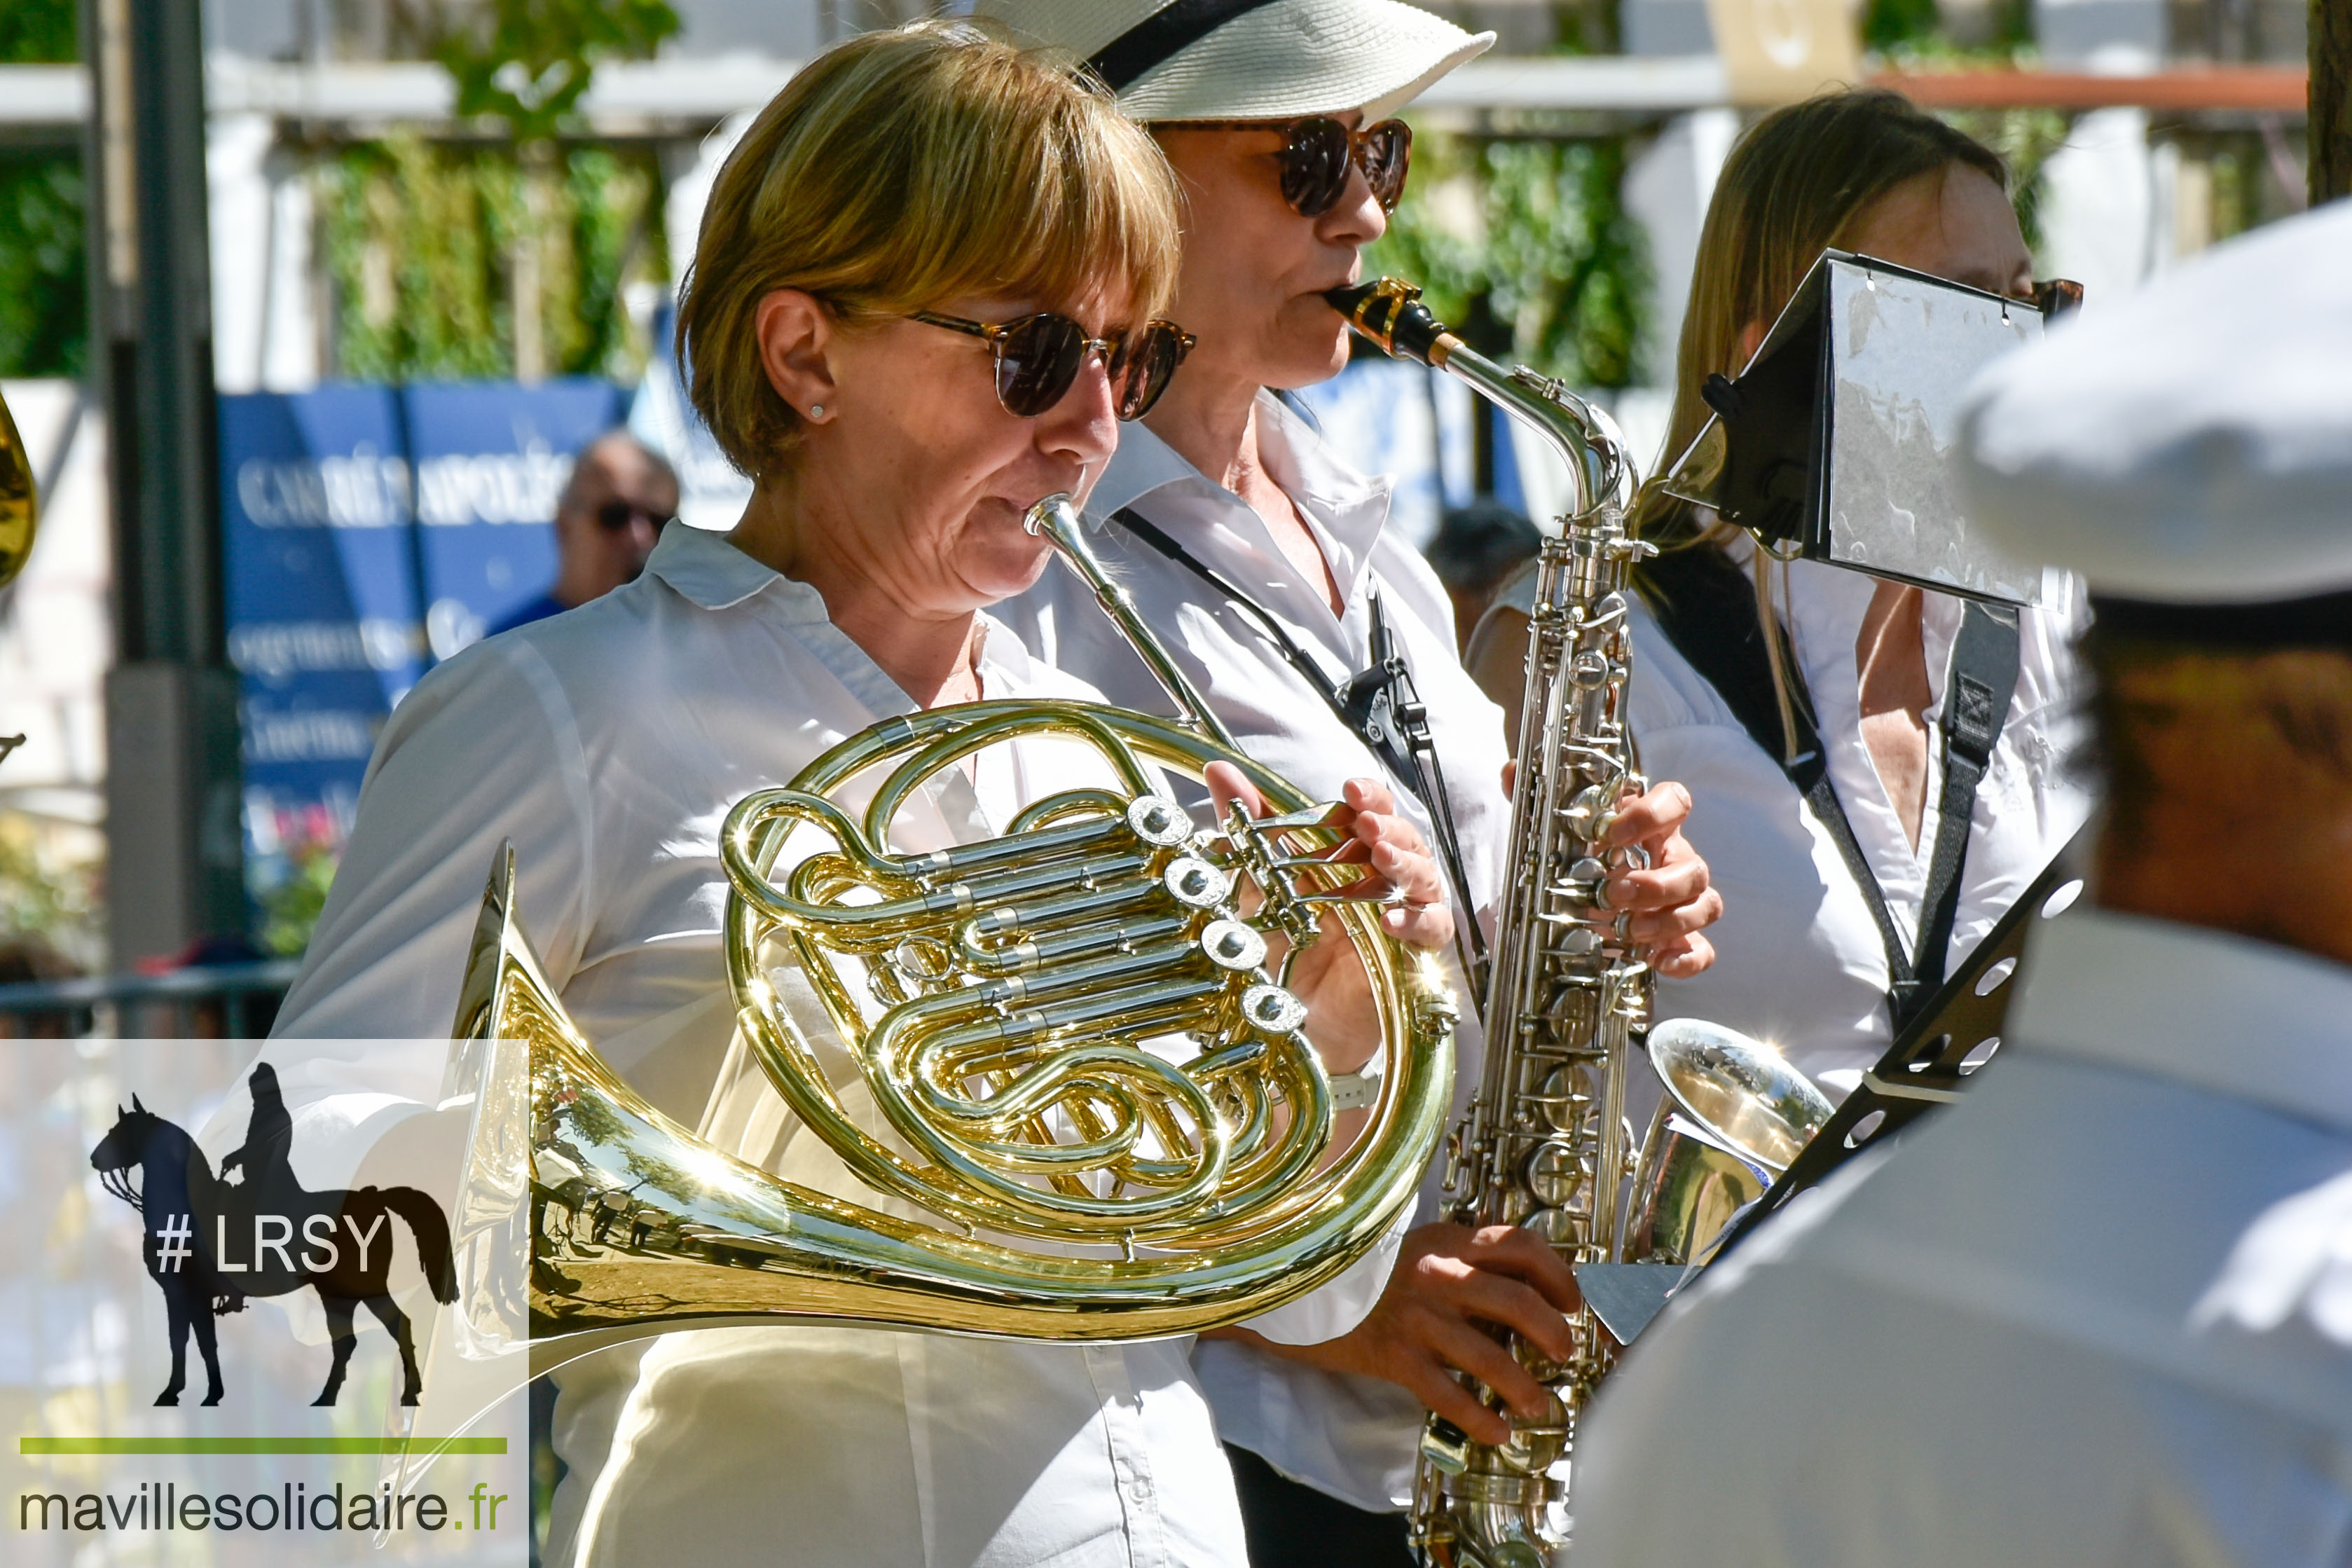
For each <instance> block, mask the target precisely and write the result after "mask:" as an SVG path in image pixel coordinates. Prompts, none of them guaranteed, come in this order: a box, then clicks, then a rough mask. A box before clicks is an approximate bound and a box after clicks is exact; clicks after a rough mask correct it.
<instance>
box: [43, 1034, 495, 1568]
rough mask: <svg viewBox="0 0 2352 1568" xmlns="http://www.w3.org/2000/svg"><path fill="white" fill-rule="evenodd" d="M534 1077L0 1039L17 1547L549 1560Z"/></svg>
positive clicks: (223, 1560)
mask: <svg viewBox="0 0 2352 1568" xmlns="http://www.w3.org/2000/svg"><path fill="white" fill-rule="evenodd" d="M501 1064H503V1065H504V1066H505V1067H506V1068H508V1069H509V1070H507V1071H504V1072H500V1071H499V1070H497V1068H499V1066H500V1065H501ZM519 1068H520V1054H519V1053H516V1052H513V1051H506V1052H501V1051H500V1050H499V1047H494V1046H491V1045H487V1044H483V1043H472V1044H467V1045H452V1044H451V1043H450V1042H448V1041H446V1040H365V1041H355V1040H318V1041H305V1040H274V1041H269V1042H267V1043H258V1042H252V1041H225V1040H58V1041H48V1040H38V1041H8V1042H5V1043H0V1425H5V1449H0V1481H5V1485H0V1560H4V1561H5V1562H7V1563H10V1564H25V1565H28V1568H30V1565H37V1568H48V1565H51V1564H55V1565H57V1568H67V1565H71V1568H95V1565H100V1564H115V1563H122V1564H132V1563H136V1564H140V1565H142V1568H144V1565H149V1564H181V1563H186V1564H205V1565H206V1568H214V1565H228V1564H242V1563H270V1564H278V1563H287V1564H310V1563H409V1562H417V1563H426V1562H430V1563H482V1564H509V1563H511V1564H518V1565H519V1564H521V1563H525V1562H527V1561H528V1560H529V1556H530V1528H531V1525H530V1474H529V1471H530V1433H529V1421H528V1416H527V1413H526V1400H525V1398H524V1393H523V1390H524V1384H525V1383H526V1381H527V1379H528V1377H529V1354H528V1343H527V1331H526V1321H525V1317H524V1305H523V1286H524V1278H525V1270H526V1268H527V1264H528V1259H527V1257H526V1245H527V1240H528V1234H527V1228H526V1223H525V1217H524V1216H525V1212H526V1211H525V1205H524V1201H523V1199H524V1181H523V1178H524V1173H525V1170H526V1163H525V1159H524V1150H525V1148H526V1145H527V1140H528V1137H529V1132H530V1127H529V1122H528V1116H527V1111H526V1107H525V1100H524V1096H523V1094H522V1088H523V1084H522V1074H521V1072H520V1070H519ZM404 1340H405V1342H406V1345H405V1348H404V1345H403V1343H402V1342H403V1341H404Z"/></svg>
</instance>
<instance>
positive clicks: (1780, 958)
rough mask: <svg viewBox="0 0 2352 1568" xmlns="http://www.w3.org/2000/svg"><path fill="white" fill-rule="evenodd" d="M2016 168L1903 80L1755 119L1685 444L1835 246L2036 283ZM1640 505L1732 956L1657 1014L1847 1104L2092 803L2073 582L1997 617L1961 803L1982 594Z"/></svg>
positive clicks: (1642, 640) (1733, 169)
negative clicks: (1952, 728) (1961, 676)
mask: <svg viewBox="0 0 2352 1568" xmlns="http://www.w3.org/2000/svg"><path fill="white" fill-rule="evenodd" d="M2006 181H2007V172H2006V170H2005V168H2004V167H2003V165H2002V163H2001V162H2000V158H1999V157H1998V156H1996V155H1995V154H1994V153H1992V152H1991V151H1990V150H1989V149H1987V148H1986V147H1984V146H1982V145H1980V144H1979V143H1978V142H1975V141H1972V140H1970V139H1969V137H1968V136H1967V135H1965V134H1963V133H1962V132H1958V131H1957V130H1955V129H1953V128H1952V127H1950V126H1948V125H1946V124H1945V123H1944V122H1943V121H1939V120H1937V119H1936V118H1935V117H1934V116H1932V115H1930V114H1927V113H1925V112H1923V111H1921V110H1918V109H1916V108H1915V107H1914V106H1913V105H1912V104H1911V103H1910V102H1908V101H1907V100H1905V99H1903V98H1902V97H1900V96H1899V95H1897V94H1895V93H1892V92H1887V91H1884V90H1879V89H1870V90H1863V91H1848V92H1837V93H1831V94H1827V95H1824V96H1822V97H1820V98H1816V99H1813V100H1810V101H1807V102H1804V103H1800V104H1795V105H1792V106H1790V107H1789V108H1786V109H1781V110H1775V111H1774V112H1772V113H1770V114H1768V115H1766V116H1765V117H1764V118H1763V119H1762V120H1761V121H1758V122H1757V124H1756V126H1755V128H1754V129H1753V130H1751V131H1749V132H1748V134H1747V135H1746V137H1745V138H1743V139H1742V140H1741V142H1739V144H1738V146H1737V147H1735V148H1734V149H1733V150H1732V153H1731V156H1730V158H1729V159H1728V160H1727V162H1726V163H1725V164H1724V168H1723V174H1722V177H1721V178H1720V179H1719V180H1718V181H1717V184H1716V187H1715V195H1714V197H1713V199H1712V201H1711V202H1710V203H1709V205H1708V208H1707V216H1706V226H1705V228H1704V229H1703V231H1702V233H1701V236H1700V239H1699V249H1698V258H1697V263H1696V269H1695V271H1694V273H1693V276H1692V279H1691V292H1690V308H1689V311H1688V314H1687V315H1686V316H1685V327H1684V329H1683V338H1682V347H1681V354H1680V358H1679V362H1678V364H1677V368H1676V373H1675V403H1674V412H1673V416H1672V422H1671V425H1670V427H1669V430H1668V434H1667V437H1666V444H1665V451H1666V452H1667V453H1668V454H1669V456H1670V458H1672V457H1678V456H1679V455H1680V454H1681V453H1682V452H1683V451H1684V450H1685V449H1686V448H1687V447H1689V446H1690V444H1691V443H1692V441H1693V440H1695V439H1696V437H1697V436H1698V435H1699V433H1700V431H1701V429H1702V427H1703V426H1705V425H1706V422H1707V419H1708V417H1709V415H1710V412H1711V411H1710V409H1709V408H1708V406H1707V404H1706V400H1705V399H1704V398H1703V397H1702V395H1701V389H1702V387H1703V386H1704V385H1705V384H1706V379H1707V377H1708V376H1710V375H1714V374H1722V375H1726V376H1736V375H1738V374H1739V373H1740V371H1741V370H1742V369H1743V368H1744V367H1745V366H1746V365H1747V363H1748V361H1749V359H1750V358H1752V357H1753V356H1754V354H1755V353H1756V350H1757V348H1758V347H1759V345H1760V344H1761V342H1763V339H1764V335H1765V333H1766V332H1767V331H1769V328H1770V327H1771V324H1772V322H1773V321H1774V320H1775V319H1776V318H1777V317H1778V316H1779V315H1780V311H1781V310H1782V309H1783V308H1784V307H1785V306H1786V305H1787V304H1788V302H1789V300H1790V297H1791V296H1792V295H1794V294H1795V292H1796V290H1797V287H1798V285H1799V284H1800V283H1801V282H1802V281H1803V279H1804V278H1805V275H1806V273H1807V272H1809V271H1810V270H1811V268H1812V267H1813V265H1814V263H1815V262H1816V260H1818V259H1819V258H1820V256H1821V254H1822V251H1823V250H1825V249H1829V248H1832V247H1835V248H1838V249H1841V250H1850V251H1855V252H1859V253H1861V254H1863V255H1865V256H1871V257H1875V258H1879V259H1881V260H1885V261H1890V262H1894V263H1896V264H1898V265H1901V266H1905V267H1909V268H1913V269H1915V270H1916V271H1920V272H1926V273H1930V274H1933V275H1934V276H1937V277H1939V278H1948V279H1952V280H1954V281H1956V282H1959V283H1964V284H1968V285H1969V286H1970V287H1972V288H1976V289H1983V290H1985V291H1986V292H1988V293H1993V294H2002V295H2008V296H2011V297H2012V298H2016V299H2020V300H2031V299H2032V265H2033V260H2032V254H2031V253H2030V252H2029V251H2028V250H2027V249H2026V246H2025V238H2024V236H2023V235H2022V234H2021V232H2020V231H2019V228H2018V222H2017V215H2016V213H2015V211H2014V210H2013V209H2012V208H2011V205H2010V201H2009V197H2008V196H2007V195H2006V194H2005V191H2004V186H2005V184H2006ZM1635 521H1636V523H1637V526H1638V527H1639V529H1640V531H1641V534H1642V536H1643V538H1644V539H1646V540H1649V541H1651V542H1654V543H1655V544H1657V545H1658V546H1659V547H1660V549H1661V551H1662V552H1663V553H1662V554H1660V555H1659V556H1658V557H1657V558H1655V559H1654V560H1652V561H1649V562H1646V563H1643V565H1642V566H1641V567H1640V568H1638V569H1637V571H1636V572H1635V574H1634V582H1635V585H1636V587H1637V588H1638V589H1639V590H1640V600H1641V603H1640V604H1638V605H1637V606H1636V614H1635V616H1634V622H1633V632H1634V638H1633V641H1634V658H1633V697H1632V700H1631V703H1630V710H1631V727H1632V730H1633V739H1634V742H1635V743H1636V744H1637V745H1638V746H1639V747H1640V748H1641V757H1642V763H1643V768H1644V770H1645V771H1647V772H1648V773H1651V774H1652V775H1653V776H1654V777H1662V778H1671V779H1676V780H1679V781H1681V782H1682V783H1683V784H1685V786H1686V787H1687V788H1688V789H1689V790H1690V791H1691V794H1692V795H1693V796H1694V797H1695V798H1696V808H1695V809H1696V815H1697V816H1699V818H1700V819H1701V820H1702V821H1703V822H1705V824H1706V850H1707V862H1708V865H1709V866H1710V868H1712V870H1713V874H1714V879H1715V884H1716V886H1717V888H1719V889H1721V890H1722V893H1723V898H1724V904H1725V909H1726V911H1727V912H1726V915H1725V919H1724V921H1723V924H1722V925H1721V926H1720V927H1718V928H1717V931H1716V932H1715V933H1714V935H1715V944H1716V948H1717V952H1719V953H1720V954H1721V962H1719V963H1716V964H1715V965H1714V966H1713V967H1712V968H1710V969H1708V970H1707V971H1706V973H1701V974H1696V975H1679V974H1672V973H1665V974H1662V976H1661V984H1659V986H1658V993H1657V1016H1658V1017H1659V1018H1661V1019H1664V1018H1675V1017H1696V1018H1705V1019H1708V1020H1711V1021H1713V1022H1715V1023H1717V1024H1721V1025H1724V1026H1727V1027H1729V1028H1733V1029H1737V1030H1738V1031H1740V1032H1741V1033H1743V1034H1747V1035H1750V1036H1753V1037H1756V1038H1758V1039H1759V1040H1763V1041H1766V1042H1768V1043H1769V1044H1772V1045H1775V1046H1777V1047H1780V1049H1781V1050H1782V1051H1783V1052H1784V1053H1785V1054H1786V1055H1787V1056H1788V1058H1789V1059H1790V1061H1791V1062H1792V1063H1793V1064H1794V1065H1795V1066H1796V1067H1797V1068H1800V1069H1801V1070H1802V1071H1803V1072H1805V1073H1807V1074H1808V1075H1810V1076H1811V1077H1813V1078H1815V1079H1819V1080H1822V1081H1823V1087H1824V1088H1825V1089H1828V1090H1829V1091H1830V1093H1831V1095H1832V1098H1836V1097H1837V1096H1838V1095H1839V1094H1841V1093H1843V1091H1844V1090H1845V1089H1851V1088H1852V1087H1853V1082H1854V1081H1855V1079H1858V1078H1859V1076H1860V1074H1861V1072H1862V1071H1863V1070H1864V1069H1866V1068H1869V1067H1870V1066H1871V1065H1872V1064H1873V1063H1874V1062H1875V1061H1877V1059H1878V1058H1880V1057H1881V1056H1882V1055H1884V1054H1885V1050H1886V1047H1888V1046H1889V1045H1891V1044H1892V1043H1893V1041H1894V1037H1895V1034H1896V1033H1897V1032H1899V1029H1900V1027H1901V1026H1902V1025H1903V1024H1905V1023H1906V1022H1908V1021H1909V1019H1910V1017H1911V1016H1913V1012H1914V1010H1915V1009H1916V1007H1917V1006H1918V1005H1919V1004H1921V1003H1924V1002H1925V1001H1926V1000H1927V997H1928V996H1930V995H1932V994H1934V992H1935V990H1936V986H1937V983H1938V982H1939V981H1940V980H1941V978H1942V977H1943V975H1944V974H1945V973H1947V971H1948V968H1957V967H1958V966H1959V965H1960V964H1961V963H1963V962H1965V960H1966V958H1967V956H1968V954H1969V951H1970V950H1971V949H1972V948H1974V947H1975V945H1976V944H1977V942H1979V940H1980V939H1981V938H1982V937H1983V936H1984V934H1985V932H1986V931H1990V929H1991V928H1992V926H1993V924H1994V922H1995V921H1999V920H2000V917H2001V916H2002V915H2003V914H2004V913H2006V912H2007V911H2008V910H2009V907H2010V905H2011V903H2013V902H2014V901H2015V900H2016V899H2017V898H2018V896H2019V895H2020V894H2021V893H2022V892H2023V891H2024V890H2025V889H2026V888H2027V887H2029V886H2031V885H2032V882H2033V879H2035V878H2036V877H2037V876H2039V875H2040V874H2041V872H2042V868H2043V867H2045V866H2046V865H2048V864H2049V862H2050V860H2051V858H2052V857H2053V856H2054V855H2056V854H2057V853H2058V851H2059V850H2060V849H2061V848H2063V847H2064V846H2065V844H2066V843H2067V841H2068V840H2069V839H2070V838H2071V837H2073V836H2074V831H2075V829H2076V828H2077V827H2079V826H2081V825H2082V823H2083V821H2084V817H2085V816H2088V814H2089V810H2090V801H2089V797H2088V795H2087V794H2086V793H2085V791H2084V788H2083V786H2082V784H2081V783H2080V782H2079V781H2078V780H2077V779H2076V778H2075V777H2074V775H2073V774H2072V773H2070V771H2069V770H2068V768H2067V766H2066V763H2065V756H2066V752H2067V751H2068V749H2069V744H2070V739H2071V737H2072V735H2073V733H2074V728H2075V725H2076V723H2077V717H2076V713H2075V709H2074V671H2075V668H2076V666H2075V660H2074V654H2073V652H2072V651H2071V644H2072V643H2073V641H2074V637H2075V636H2076V635H2077V634H2078V633H2079V632H2080V630H2081V628H2082V626H2083V624H2084V607H2083V603H2082V595H2081V592H2080V588H2079V585H2078V584H2077V585H2073V589H2074V591H2073V593H2072V595H2071V597H2069V598H2065V599H2062V600H2060V601H2059V602H2057V603H2055V604H2053V605H2048V606H2046V607H2044V608H2041V609H2032V608H2028V609H2024V610H2021V611H2020V612H2019V613H2018V616H2017V625H2016V628H2015V630H2014V632H2013V633H2012V632H2008V631H2005V630H2000V629H1997V628H1996V629H1993V630H1992V631H1991V636H1994V637H2000V638H2001V639H2002V640H2003V641H2005V642H2006V643H2007V644H2008V645H2009V646H2010V647H2011V648H2013V650H2014V651H2013V655H2011V657H2013V658H2014V663H2015V670H2016V674H2015V680H2014V687H2013V690H2012V693H2011V697H2010V698H2009V700H2007V701H2006V703H1996V704H1993V705H1994V706H1997V707H1998V708H1999V709H2000V712H2001V715H2002V720H2003V721H2002V722H2001V723H2000V727H1999V730H1998V733H1997V735H1996V737H1995V739H1994V742H1993V744H1992V746H1991V747H1990V754H1989V756H1988V758H1987V759H1986V763H1985V766H1984V768H1983V772H1982V773H1981V776H1980V778H1979V779H1978V781H1977V783H1976V785H1975V788H1974V790H1973V791H1972V792H1969V793H1962V794H1958V795H1951V794H1948V793H1947V787H1946V786H1947V779H1948V777H1951V776H1954V775H1955V774H1957V776H1958V779H1959V780H1960V781H1961V784H1962V789H1963V790H1965V788H1966V781H1967V779H1968V776H1969V771H1970V769H1969V767H1967V766H1960V767H1957V768H1955V767H1952V766H1948V763H1950V762H1951V761H1953V759H1952V757H1951V753H1950V752H1949V750H1948V747H1949V743H1950V742H1949V736H1948V730H1947V727H1946V712H1945V709H1946V693H1947V692H1948V690H1949V689H1951V686H1952V680H1953V673H1954V668H1955V655H1956V651H1957V649H1958V647H1959V646H1960V644H1961V638H1960V636H1959V633H1960V630H1961V626H1962V621H1963V616H1964V603H1965V602H1964V601H1963V600H1961V599H1960V598H1958V597H1957V596H1956V595H1949V594H1941V593H1937V592H1934V591H1932V590H1924V589H1921V588H1918V587H1916V586H1914V585H1911V584H1903V583H1896V582H1893V581H1889V580H1886V579H1883V578H1878V577H1872V576H1869V575H1866V574H1863V573H1860V572H1856V571H1853V570H1851V569H1849V568H1846V567H1843V566H1836V565H1832V564H1829V563H1825V562H1817V561H1791V562H1786V563H1782V562H1778V561H1773V560H1770V559H1769V558H1768V557H1766V556H1765V555H1763V554H1762V553H1761V552H1759V551H1758V550H1757V549H1756V547H1755V544H1754V542H1753V541H1752V540H1751V539H1750V538H1749V536H1748V534H1746V533H1745V532H1742V531H1739V530H1738V529H1736V528H1732V527H1730V526H1728V525H1727V524H1725V523H1723V522H1721V521H1718V520H1717V518H1716V516H1715V514H1714V513H1713V512H1711V511H1708V510H1705V509H1702V508H1699V507H1696V506H1693V505H1692V504H1690V503H1689V502H1686V501H1683V500H1676V499H1675V498H1673V497H1671V496H1667V495H1664V494H1663V493H1661V492H1659V491H1657V490H1651V491H1649V492H1648V493H1647V494H1646V495H1645V497H1644V498H1643V501H1642V502H1641V503H1640V504H1639V505H1637V507H1636V510H1635ZM1532 592H1533V575H1532V574H1531V573H1528V572H1522V573H1521V574H1519V575H1518V576H1517V577H1516V578H1514V579H1513V580H1512V582H1511V583H1509V584H1507V585H1506V587H1505V589H1504V591H1503V592H1502V593H1501V594H1500V595H1498V596H1497V599H1496V605H1495V607H1494V608H1493V609H1492V610H1490V611H1488V612H1487V616H1486V623H1485V624H1484V625H1483V626H1480V627H1479V629H1478V631H1477V633H1476V634H1475V636H1474V637H1473V638H1472V639H1471V646H1470V662H1471V668H1473V669H1474V670H1475V672H1476V674H1477V677H1478V680H1479V683H1480V685H1481V686H1483V687H1484V688H1485V689H1486V691H1487V692H1488V693H1489V694H1491V695H1492V696H1493V697H1494V698H1495V699H1496V700H1497V701H1498V702H1501V703H1502V704H1503V705H1504V706H1505V707H1506V708H1507V709H1508V710H1511V711H1512V715H1513V723H1514V730H1513V733H1514V734H1515V735H1516V733H1517V730H1516V724H1517V707H1518V701H1519V696H1520V691H1521V687H1522V681H1523V675H1522V670H1521V666H1522V663H1523V661H1524V658H1525V649H1526V646H1527V624H1528V618H1527V610H1528V606H1529V605H1531V604H1532V603H1533V598H1532ZM1765 625H1769V626H1771V627H1772V628H1773V631H1774V634H1775V641H1774V642H1772V643H1769V644H1768V642H1767V641H1766V639H1765V637H1763V635H1762V633H1761V630H1760V628H1761V627H1762V626H1765ZM1985 642H1986V639H1985V638H1979V639H1978V646H1984V644H1985ZM1718 682H1720V684H1718ZM1988 686H1990V679H1988ZM1750 699H1753V700H1750ZM1954 806H1957V807H1958V809H1957V810H1955V809H1948V808H1949V807H1954ZM1947 819H1949V822H1950V832H1951V834H1952V835H1953V836H1954V837H1953V838H1952V841H1951V842H1950V843H1949V844H1946V843H1945V842H1943V837H1942V836H1943V835H1944V833H1945V831H1946V823H1947ZM1945 868H1949V869H1948V870H1945ZM1939 871H1942V872H1943V873H1944V874H1942V875H1940V876H1939V875H1937V873H1938V872H1939Z"/></svg>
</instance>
